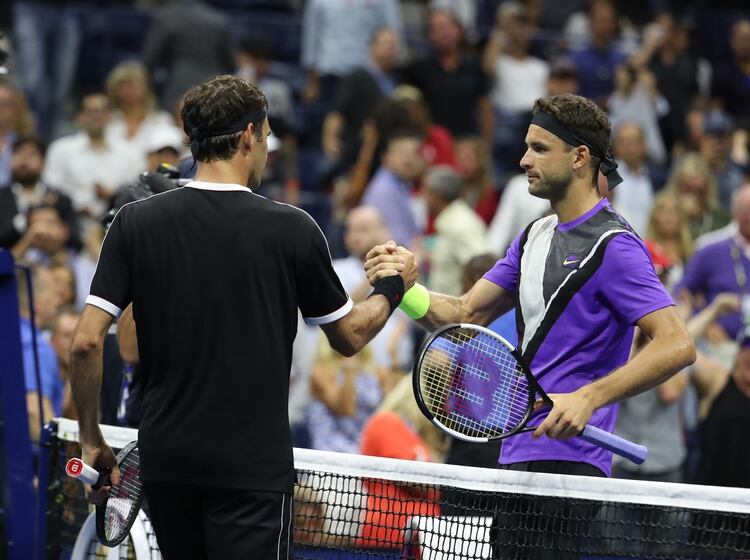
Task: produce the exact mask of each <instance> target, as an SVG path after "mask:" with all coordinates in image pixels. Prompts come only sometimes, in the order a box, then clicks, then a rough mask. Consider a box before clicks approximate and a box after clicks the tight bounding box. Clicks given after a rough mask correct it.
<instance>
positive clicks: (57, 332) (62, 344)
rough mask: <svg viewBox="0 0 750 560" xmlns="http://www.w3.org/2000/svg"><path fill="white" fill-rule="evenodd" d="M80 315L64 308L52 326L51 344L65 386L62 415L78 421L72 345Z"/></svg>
mask: <svg viewBox="0 0 750 560" xmlns="http://www.w3.org/2000/svg"><path fill="white" fill-rule="evenodd" d="M78 317H79V314H78V313H76V312H75V311H72V310H71V309H69V308H67V309H66V308H62V309H61V311H60V312H59V313H58V315H57V317H56V318H55V321H54V323H53V324H52V335H51V337H50V344H51V345H52V348H53V349H54V351H55V355H56V356H57V367H58V369H59V371H60V378H61V380H62V382H63V384H64V388H63V399H62V408H61V414H62V416H63V417H64V418H71V419H73V420H77V419H78V413H77V412H76V408H75V403H74V402H73V394H72V392H71V390H70V345H71V343H72V342H73V332H74V331H75V328H76V323H78Z"/></svg>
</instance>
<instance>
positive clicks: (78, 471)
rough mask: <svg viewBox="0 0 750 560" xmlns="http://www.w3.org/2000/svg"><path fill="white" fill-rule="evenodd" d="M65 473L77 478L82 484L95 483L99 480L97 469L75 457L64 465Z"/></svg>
mask: <svg viewBox="0 0 750 560" xmlns="http://www.w3.org/2000/svg"><path fill="white" fill-rule="evenodd" d="M65 473H66V474H67V475H68V476H69V477H71V478H77V479H78V480H80V481H81V482H83V483H84V484H96V483H97V482H99V471H97V470H96V469H95V468H93V467H90V466H88V465H87V464H86V463H84V462H83V461H81V460H80V459H78V458H76V457H74V458H73V459H71V460H70V461H68V464H67V465H65Z"/></svg>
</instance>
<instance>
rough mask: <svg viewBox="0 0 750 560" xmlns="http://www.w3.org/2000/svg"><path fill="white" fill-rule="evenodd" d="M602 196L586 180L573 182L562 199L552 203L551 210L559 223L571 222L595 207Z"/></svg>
mask: <svg viewBox="0 0 750 560" xmlns="http://www.w3.org/2000/svg"><path fill="white" fill-rule="evenodd" d="M601 199H602V196H601V195H600V194H599V192H598V191H597V190H596V189H595V188H594V187H592V186H591V184H590V182H589V181H588V180H582V181H574V182H573V183H572V184H571V185H570V187H568V192H567V193H566V194H565V196H564V197H563V198H561V199H560V200H557V201H552V202H551V204H552V210H553V211H554V212H555V214H557V219H558V221H559V222H560V223H562V224H566V223H568V222H572V221H573V220H575V219H576V218H578V217H579V216H582V215H583V214H585V213H586V212H588V211H589V210H591V209H592V208H593V207H594V206H596V205H597V204H598V203H599V201H600V200H601Z"/></svg>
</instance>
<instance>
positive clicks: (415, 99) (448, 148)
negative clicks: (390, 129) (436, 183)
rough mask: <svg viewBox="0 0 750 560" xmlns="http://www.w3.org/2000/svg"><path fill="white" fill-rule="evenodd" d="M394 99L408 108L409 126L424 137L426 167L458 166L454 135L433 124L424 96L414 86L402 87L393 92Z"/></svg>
mask: <svg viewBox="0 0 750 560" xmlns="http://www.w3.org/2000/svg"><path fill="white" fill-rule="evenodd" d="M393 99H396V100H398V101H400V102H401V103H402V104H403V106H404V107H405V108H406V110H407V112H408V117H409V121H408V122H409V124H410V125H411V126H412V127H413V128H414V129H415V130H416V131H418V132H419V133H420V134H421V135H422V138H423V140H422V148H421V150H420V152H421V155H422V159H423V160H424V164H425V167H431V166H433V165H451V166H455V165H456V154H455V149H454V144H453V135H451V133H450V131H449V130H448V129H447V128H445V127H444V126H440V125H439V124H435V123H434V122H432V117H431V116H430V109H429V108H428V107H427V104H426V103H425V100H424V95H423V94H422V92H421V91H419V90H418V89H417V88H415V87H414V86H408V85H400V86H398V87H397V88H396V89H395V90H393Z"/></svg>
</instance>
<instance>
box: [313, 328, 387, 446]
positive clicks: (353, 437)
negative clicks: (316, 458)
mask: <svg viewBox="0 0 750 560" xmlns="http://www.w3.org/2000/svg"><path fill="white" fill-rule="evenodd" d="M319 342H320V343H319V345H318V358H317V361H316V363H315V366H314V367H313V370H312V375H311V376H310V393H311V395H312V397H313V398H312V400H311V402H310V406H309V407H308V410H307V425H308V427H309V429H310V436H311V443H312V448H313V449H319V450H321V451H337V452H339V453H356V452H357V451H358V450H359V442H360V437H361V435H362V429H363V428H364V427H365V423H366V422H367V420H368V419H369V418H370V416H371V415H372V413H373V412H375V409H376V408H377V406H378V405H379V404H380V401H381V400H382V398H383V395H384V394H385V393H386V392H387V390H388V389H389V388H390V387H389V384H391V379H393V378H392V376H391V372H390V371H386V370H385V369H384V368H379V367H378V366H376V365H375V362H374V360H373V357H372V351H371V350H370V349H369V347H365V348H364V349H363V350H362V351H360V352H359V353H357V354H356V355H355V356H352V357H350V358H345V357H343V356H341V355H340V354H336V353H334V352H333V350H331V348H330V346H329V345H328V344H327V342H326V341H325V340H323V339H322V338H319Z"/></svg>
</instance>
